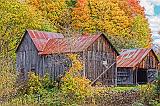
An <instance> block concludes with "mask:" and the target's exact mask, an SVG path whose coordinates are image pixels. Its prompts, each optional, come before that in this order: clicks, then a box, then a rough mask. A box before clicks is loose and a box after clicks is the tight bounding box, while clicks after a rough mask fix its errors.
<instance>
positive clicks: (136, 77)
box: [135, 68, 138, 85]
mask: <svg viewBox="0 0 160 106" xmlns="http://www.w3.org/2000/svg"><path fill="white" fill-rule="evenodd" d="M135 71H136V74H135V76H136V85H137V72H138V70H137V68H136V70H135Z"/></svg>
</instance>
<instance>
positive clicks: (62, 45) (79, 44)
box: [16, 30, 119, 55]
mask: <svg viewBox="0 0 160 106" xmlns="http://www.w3.org/2000/svg"><path fill="white" fill-rule="evenodd" d="M26 33H28V35H29V36H30V37H31V39H32V40H33V43H34V44H35V46H36V48H37V50H38V52H39V54H42V55H47V54H52V53H70V52H72V53H74V52H81V51H83V50H86V49H87V48H88V47H89V46H91V45H92V43H94V42H95V40H97V39H98V38H99V37H100V36H103V37H104V38H105V40H106V41H107V42H108V43H109V44H110V46H111V47H112V49H113V50H114V51H115V53H116V54H117V55H119V53H118V51H117V50H116V49H115V48H114V46H113V45H112V44H111V42H110V41H109V40H108V39H107V37H106V36H105V35H104V34H98V35H91V36H90V35H89V34H84V35H81V36H80V35H75V36H79V37H68V38H64V36H63V35H62V34H60V33H52V32H43V31H37V30H26V32H25V34H24V35H26ZM23 39H24V36H23V38H22V40H21V42H22V41H23ZM21 42H20V44H21ZM20 44H19V45H18V47H17V50H18V48H19V46H20ZM17 50H16V51H17Z"/></svg>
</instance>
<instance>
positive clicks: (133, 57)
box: [117, 48, 153, 67]
mask: <svg viewBox="0 0 160 106" xmlns="http://www.w3.org/2000/svg"><path fill="white" fill-rule="evenodd" d="M151 50H152V49H151V48H142V49H124V50H122V51H121V52H120V55H119V56H118V57H117V67H135V66H136V65H137V64H138V63H140V62H141V61H142V60H143V58H144V57H146V56H147V54H148V53H149V52H150V51H151ZM152 51H153V50H152Z"/></svg>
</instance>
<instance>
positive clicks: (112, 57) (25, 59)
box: [16, 30, 118, 85]
mask: <svg viewBox="0 0 160 106" xmlns="http://www.w3.org/2000/svg"><path fill="white" fill-rule="evenodd" d="M67 53H77V54H79V55H80V58H81V60H82V62H83V65H84V70H83V71H82V73H83V75H84V76H86V77H87V78H89V79H90V80H91V81H93V83H95V82H97V81H98V82H101V83H102V84H105V85H114V84H116V82H117V81H116V79H117V78H116V73H117V72H116V57H117V55H118V52H117V51H116V49H115V48H114V47H113V45H112V44H111V43H110V41H109V40H108V39H107V38H106V36H105V35H104V34H98V35H92V36H89V35H81V36H79V37H66V38H65V37H64V36H63V35H62V34H59V33H52V32H42V31H35V30H26V32H25V34H24V36H23V38H22V40H21V42H20V44H19V45H18V48H17V50H16V60H17V64H16V65H17V70H18V71H20V72H22V73H23V74H24V76H25V77H26V76H27V73H28V71H34V72H36V73H37V74H39V75H40V76H43V75H44V74H45V73H49V75H50V76H51V78H52V79H54V80H56V79H57V78H58V77H59V76H60V75H64V73H65V71H67V69H68V68H69V67H68V65H67V64H71V61H70V60H69V59H68V58H67V57H66V55H65V54H67Z"/></svg>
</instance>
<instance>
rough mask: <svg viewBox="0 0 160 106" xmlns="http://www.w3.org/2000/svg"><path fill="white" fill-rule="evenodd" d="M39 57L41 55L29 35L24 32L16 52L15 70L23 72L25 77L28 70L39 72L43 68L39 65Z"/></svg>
mask: <svg viewBox="0 0 160 106" xmlns="http://www.w3.org/2000/svg"><path fill="white" fill-rule="evenodd" d="M41 59H42V58H41V56H38V51H37V49H36V47H35V45H34V43H33V42H32V40H31V38H30V36H29V35H28V33H26V35H24V39H23V40H22V42H21V44H20V46H19V48H18V50H17V52H16V68H17V71H20V72H22V73H24V74H25V77H26V75H27V73H28V71H30V70H33V71H36V72H37V73H40V74H41V73H42V69H43V68H42V66H41V65H40V63H41Z"/></svg>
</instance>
